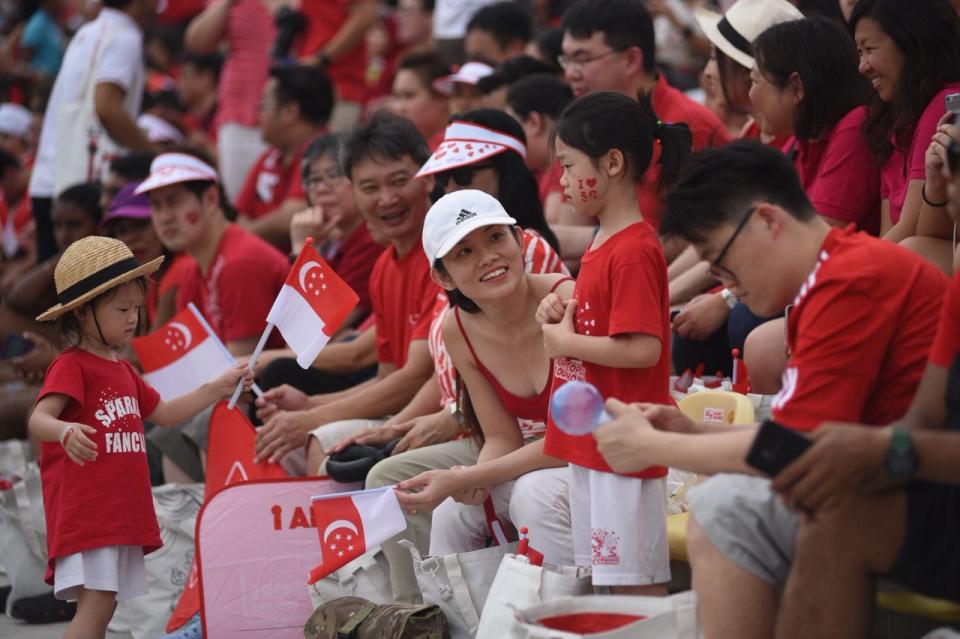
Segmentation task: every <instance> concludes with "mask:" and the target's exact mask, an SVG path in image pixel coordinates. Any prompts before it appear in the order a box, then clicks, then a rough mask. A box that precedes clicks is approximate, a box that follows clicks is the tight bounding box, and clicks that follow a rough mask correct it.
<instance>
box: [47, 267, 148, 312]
mask: <svg viewBox="0 0 960 639" xmlns="http://www.w3.org/2000/svg"><path fill="white" fill-rule="evenodd" d="M163 259H164V258H163V256H160V257H158V258H156V259H154V260H151V261H149V262H147V263H146V264H144V265H142V266H138V267H137V268H135V269H133V270H132V271H127V272H126V273H123V274H121V275H118V276H116V277H115V278H113V279H111V280H107V281H106V282H104V283H103V284H101V285H100V286H97V287H96V288H93V289H91V290H89V291H87V292H86V293H84V294H83V295H81V296H80V297H78V298H77V299H75V300H72V301H70V302H68V303H66V304H56V305H54V306H51V307H50V308H49V309H47V310H46V312H44V313H43V314H41V315H37V321H38V322H49V321H50V320H55V319H57V318H58V317H60V316H61V315H63V314H64V313H66V312H69V311H72V310H73V309H75V308H79V307H80V306H82V305H83V304H85V303H87V302H89V301H90V300H92V299H93V298H94V297H96V296H97V295H100V294H101V293H103V292H105V291H108V290H110V289H111V288H113V287H115V286H119V285H120V284H124V283H126V282H129V281H130V280H134V279H136V278H138V277H142V276H144V275H150V274H151V273H155V272H156V271H157V269H159V268H160V265H161V264H163Z"/></svg>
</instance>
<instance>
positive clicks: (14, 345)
mask: <svg viewBox="0 0 960 639" xmlns="http://www.w3.org/2000/svg"><path fill="white" fill-rule="evenodd" d="M34 346H36V345H35V344H34V343H33V342H32V341H30V340H28V339H27V338H26V337H24V336H23V335H20V334H19V333H7V335H6V336H5V337H4V338H3V342H0V359H13V358H14V357H22V356H24V355H26V354H27V353H29V352H30V351H32V350H33V347H34Z"/></svg>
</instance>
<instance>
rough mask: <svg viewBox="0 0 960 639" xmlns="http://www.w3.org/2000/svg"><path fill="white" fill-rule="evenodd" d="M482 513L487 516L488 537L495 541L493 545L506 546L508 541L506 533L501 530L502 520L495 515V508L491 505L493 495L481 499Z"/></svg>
mask: <svg viewBox="0 0 960 639" xmlns="http://www.w3.org/2000/svg"><path fill="white" fill-rule="evenodd" d="M483 514H484V515H485V516H486V518H487V529H488V530H489V531H490V537H491V538H492V539H493V541H494V542H495V543H494V545H495V546H506V545H507V544H508V543H510V542H509V541H508V540H507V534H506V533H505V532H504V530H503V522H502V521H500V518H499V517H497V509H496V507H495V506H494V505H493V496H492V495H487V498H486V499H484V500H483Z"/></svg>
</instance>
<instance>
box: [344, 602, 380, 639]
mask: <svg viewBox="0 0 960 639" xmlns="http://www.w3.org/2000/svg"><path fill="white" fill-rule="evenodd" d="M376 608H377V607H376V606H375V605H374V604H372V603H370V602H369V601H368V602H366V603H365V604H363V605H362V606H360V607H359V608H358V609H357V611H356V612H355V613H353V614H352V615H351V616H350V618H349V619H347V622H346V623H345V624H343V625H342V626H340V627H339V628H337V639H353V638H354V636H355V635H356V633H357V628H358V627H359V626H360V624H362V623H363V622H364V621H365V620H366V619H367V617H369V616H370V613H372V612H373V611H374V610H376Z"/></svg>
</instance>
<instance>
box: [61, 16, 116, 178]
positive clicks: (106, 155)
mask: <svg viewBox="0 0 960 639" xmlns="http://www.w3.org/2000/svg"><path fill="white" fill-rule="evenodd" d="M111 35H112V34H111V33H110V32H109V31H108V30H107V27H106V24H104V26H103V28H102V29H101V30H100V36H99V39H98V40H97V44H96V45H95V46H94V49H93V56H92V57H91V59H90V65H89V66H88V67H87V70H86V72H85V73H84V76H83V83H82V84H81V86H80V95H79V96H78V97H77V99H76V100H73V101H70V102H65V103H63V104H61V105H59V108H58V110H57V112H56V113H55V114H53V116H54V117H56V118H57V158H56V160H57V161H56V166H55V171H56V172H55V173H54V180H53V192H54V195H60V193H61V192H62V191H63V190H64V189H66V188H67V187H70V186H73V185H74V184H79V183H81V182H91V181H94V180H97V179H99V178H100V177H101V175H102V174H103V171H104V167H105V166H106V164H107V163H109V162H110V160H111V159H113V158H114V157H116V156H117V155H118V154H119V153H120V147H119V146H118V145H117V143H116V142H114V141H113V140H112V139H110V136H109V135H107V132H106V130H105V129H104V128H103V125H102V124H101V123H100V120H99V118H97V111H96V107H95V105H94V93H95V89H96V84H97V77H96V71H97V69H98V68H99V67H100V58H101V56H102V54H103V50H104V48H106V45H107V43H108V42H109V40H110V37H111Z"/></svg>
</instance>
